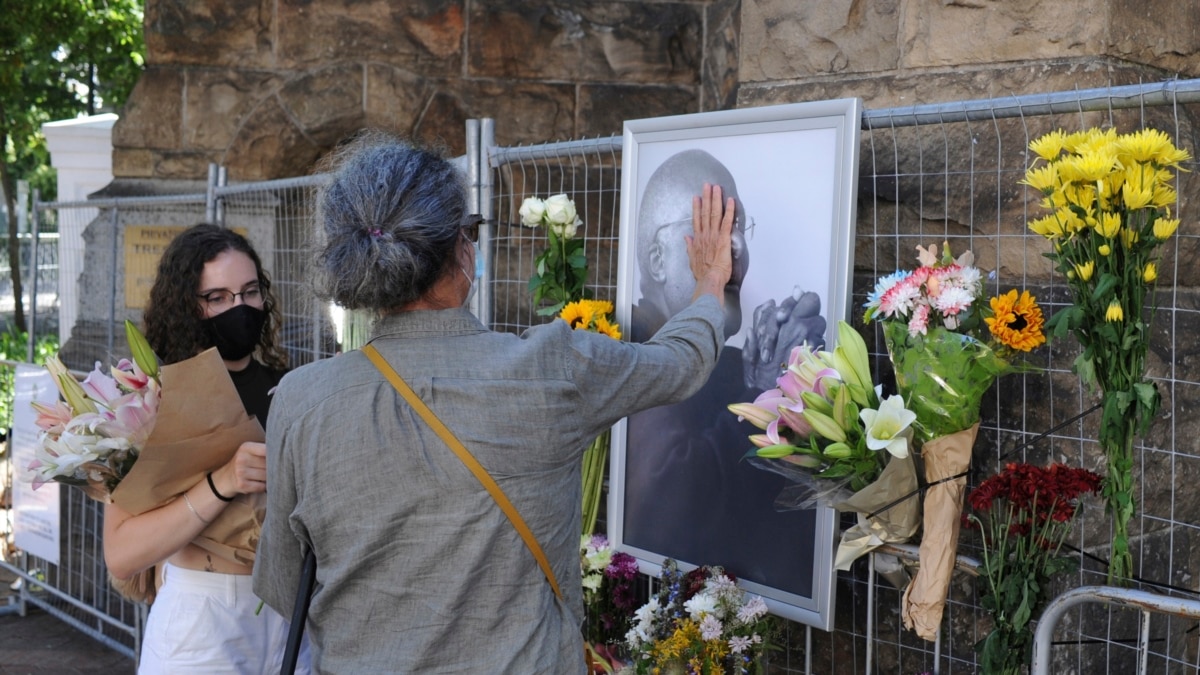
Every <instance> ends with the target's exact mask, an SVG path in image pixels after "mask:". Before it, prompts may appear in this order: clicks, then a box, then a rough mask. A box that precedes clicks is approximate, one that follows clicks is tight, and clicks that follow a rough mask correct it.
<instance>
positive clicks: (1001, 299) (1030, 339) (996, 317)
mask: <svg viewBox="0 0 1200 675" xmlns="http://www.w3.org/2000/svg"><path fill="white" fill-rule="evenodd" d="M991 305H992V316H990V317H986V318H985V319H984V321H986V322H987V325H988V330H990V331H991V332H992V335H993V336H994V337H995V338H996V339H997V340H999V341H1000V343H1001V344H1003V345H1005V346H1006V347H1010V348H1012V349H1016V350H1017V351H1022V352H1027V351H1030V350H1032V349H1033V348H1035V347H1037V346H1039V345H1041V344H1042V343H1043V342H1045V341H1046V336H1045V335H1044V334H1042V325H1043V324H1045V317H1043V316H1042V308H1041V307H1039V306H1038V304H1037V300H1036V299H1035V298H1034V297H1033V296H1032V295H1030V294H1029V291H1022V292H1021V294H1020V295H1019V296H1018V295H1017V291H1016V289H1013V290H1011V291H1009V292H1008V293H1005V294H1004V295H1000V296H997V297H994V298H992V300H991Z"/></svg>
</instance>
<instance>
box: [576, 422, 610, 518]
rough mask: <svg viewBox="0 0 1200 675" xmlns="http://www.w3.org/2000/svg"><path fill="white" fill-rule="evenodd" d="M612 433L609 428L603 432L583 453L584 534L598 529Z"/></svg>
mask: <svg viewBox="0 0 1200 675" xmlns="http://www.w3.org/2000/svg"><path fill="white" fill-rule="evenodd" d="M611 433H612V432H611V431H609V430H605V431H604V432H602V433H601V434H600V435H599V436H597V437H596V440H594V441H592V444H591V445H589V446H588V449H587V450H586V451H584V453H583V521H582V534H584V535H590V534H593V531H594V530H595V529H596V519H597V517H599V514H600V494H601V493H602V492H603V487H604V474H605V473H606V472H605V467H606V465H607V463H608V446H609V436H610V434H611Z"/></svg>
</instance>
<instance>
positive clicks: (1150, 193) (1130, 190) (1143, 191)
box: [1121, 166, 1154, 209]
mask: <svg viewBox="0 0 1200 675" xmlns="http://www.w3.org/2000/svg"><path fill="white" fill-rule="evenodd" d="M1121 197H1122V198H1123V199H1124V200H1125V208H1127V209H1140V208H1142V207H1144V206H1146V205H1148V204H1149V203H1150V200H1151V199H1153V198H1154V181H1147V180H1146V175H1145V172H1144V171H1142V167H1140V166H1135V167H1130V168H1129V169H1128V170H1126V171H1125V184H1124V185H1122V186H1121Z"/></svg>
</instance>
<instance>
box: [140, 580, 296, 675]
mask: <svg viewBox="0 0 1200 675" xmlns="http://www.w3.org/2000/svg"><path fill="white" fill-rule="evenodd" d="M163 574H164V581H163V585H162V588H160V589H159V590H158V597H157V598H156V599H155V600H154V604H153V605H152V606H151V607H150V618H149V619H148V620H147V622H146V632H145V635H144V637H143V638H142V653H141V658H140V659H139V661H138V675H179V674H188V673H195V674H197V675H199V674H201V673H203V674H205V675H263V674H264V673H278V672H279V669H280V667H281V666H282V665H283V651H284V647H285V645H286V644H287V634H288V622H287V621H286V620H285V619H284V618H283V617H281V616H280V615H279V614H278V613H277V612H275V610H273V609H271V608H270V607H268V606H266V605H263V606H262V610H261V611H260V612H259V613H258V614H257V615H256V614H255V613H254V611H255V610H256V609H258V607H259V600H258V598H257V597H256V596H255V595H254V592H253V591H252V590H251V587H250V586H251V582H252V577H251V576H250V575H248V574H217V573H215V572H198V571H195V570H186V569H182V568H180V567H175V566H174V565H171V564H169V563H167V564H166V565H165V570H164V572H163ZM309 672H310V668H309V655H308V640H307V639H306V640H305V641H304V642H303V643H301V646H300V658H299V659H298V661H297V665H296V673H303V674H305V675H307V674H308V673H309Z"/></svg>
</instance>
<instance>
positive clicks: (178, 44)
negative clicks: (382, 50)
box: [145, 0, 315, 68]
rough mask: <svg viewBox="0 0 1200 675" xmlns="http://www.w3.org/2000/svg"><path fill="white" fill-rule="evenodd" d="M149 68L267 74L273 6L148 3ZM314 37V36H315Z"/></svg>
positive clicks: (271, 61) (252, 1)
mask: <svg viewBox="0 0 1200 675" xmlns="http://www.w3.org/2000/svg"><path fill="white" fill-rule="evenodd" d="M145 25H146V58H147V62H149V63H151V64H162V65H204V66H231V67H239V68H266V67H270V66H274V65H275V60H276V56H275V54H274V53H273V52H274V49H273V44H272V34H273V32H274V31H275V30H276V29H277V28H278V25H277V24H276V17H275V12H274V9H273V4H272V3H269V2H262V1H261V0H151V1H150V2H147V3H146V23H145ZM314 34H315V32H314Z"/></svg>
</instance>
